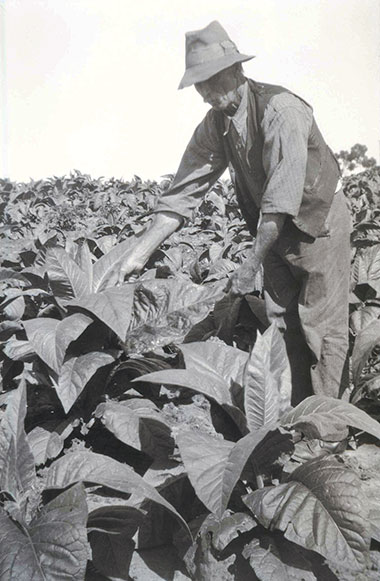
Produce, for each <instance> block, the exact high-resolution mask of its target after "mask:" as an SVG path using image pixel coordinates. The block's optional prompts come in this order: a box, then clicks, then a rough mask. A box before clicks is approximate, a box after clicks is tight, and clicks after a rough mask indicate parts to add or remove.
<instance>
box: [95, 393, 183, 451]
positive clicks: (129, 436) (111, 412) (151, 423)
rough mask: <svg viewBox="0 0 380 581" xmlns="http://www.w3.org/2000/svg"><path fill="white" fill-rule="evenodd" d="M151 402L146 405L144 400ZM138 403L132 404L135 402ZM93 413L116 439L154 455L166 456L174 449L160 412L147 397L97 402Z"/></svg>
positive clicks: (167, 425)
mask: <svg viewBox="0 0 380 581" xmlns="http://www.w3.org/2000/svg"><path fill="white" fill-rule="evenodd" d="M148 402H149V403H151V404H152V405H151V406H149V407H148V406H147V405H146V403H148ZM136 403H137V404H139V405H135V404H136ZM95 416H96V417H100V418H101V420H102V422H103V424H104V425H105V427H106V428H107V429H108V430H109V431H110V432H112V433H113V434H114V436H116V438H118V439H119V440H121V441H122V442H124V444H127V445H128V446H132V447H133V448H136V449H137V450H140V451H143V452H145V453H146V454H149V455H150V456H152V457H153V458H160V457H162V458H167V457H168V455H170V454H172V453H173V448H174V440H173V438H172V437H171V435H170V432H171V429H170V426H169V424H168V423H167V421H166V420H165V418H164V416H163V414H162V412H160V410H159V409H158V408H157V407H156V406H155V405H154V404H153V403H152V402H150V400H147V401H146V402H141V401H139V400H127V401H123V402H107V403H102V404H100V405H99V406H98V407H97V409H96V411H95Z"/></svg>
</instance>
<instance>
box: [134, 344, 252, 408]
mask: <svg viewBox="0 0 380 581" xmlns="http://www.w3.org/2000/svg"><path fill="white" fill-rule="evenodd" d="M181 351H182V353H183V357H184V360H185V365H186V369H168V370H163V371H156V372H153V373H149V374H147V375H143V376H141V377H139V378H137V379H136V380H135V381H147V382H151V383H160V384H161V383H162V384H168V385H180V386H182V387H188V388H190V389H193V390H194V391H197V392H200V393H203V394H204V395H207V396H208V397H211V398H212V399H214V400H215V401H216V402H218V403H219V404H220V405H223V404H229V405H232V398H231V393H230V385H231V381H232V380H234V381H236V382H238V381H239V380H240V381H241V378H242V372H243V368H244V364H245V362H246V360H247V353H245V352H244V351H240V350H239V349H236V348H235V347H229V346H227V345H221V344H219V343H212V342H211V343H204V342H199V343H187V344H184V345H181Z"/></svg>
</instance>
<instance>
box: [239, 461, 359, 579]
mask: <svg viewBox="0 0 380 581" xmlns="http://www.w3.org/2000/svg"><path fill="white" fill-rule="evenodd" d="M243 500H244V502H245V503H246V504H247V506H248V508H249V509H250V510H251V511H252V512H253V514H254V515H255V517H256V518H257V519H258V520H259V521H260V523H261V524H262V525H263V526H265V527H266V528H271V529H278V530H280V531H283V533H284V534H285V537H286V538H287V539H288V540H290V541H292V542H294V543H297V544H298V545H301V546H302V547H305V548H306V549H310V550H312V551H316V552H318V553H320V554H321V555H322V556H324V557H325V558H326V559H328V560H329V561H331V562H332V563H336V564H338V565H339V564H341V563H345V565H346V566H347V567H348V568H351V569H352V570H353V571H359V570H361V569H363V568H364V567H365V566H366V564H367V555H368V552H369V543H370V523H369V522H368V520H367V509H366V506H365V504H366V503H365V501H364V497H363V493H362V490H361V484H360V479H359V477H358V476H357V475H356V474H355V472H353V471H352V470H349V469H347V468H346V467H345V466H344V465H343V464H342V463H341V462H339V461H338V460H337V459H336V458H334V457H328V458H322V459H317V460H314V461H311V462H308V463H306V464H303V465H302V466H300V467H299V468H297V469H296V470H295V471H294V472H293V473H292V474H291V477H290V480H289V481H288V482H286V483H284V484H280V485H279V486H271V487H266V488H263V489H260V490H256V491H254V492H252V493H250V494H248V495H247V496H245V497H244V498H243Z"/></svg>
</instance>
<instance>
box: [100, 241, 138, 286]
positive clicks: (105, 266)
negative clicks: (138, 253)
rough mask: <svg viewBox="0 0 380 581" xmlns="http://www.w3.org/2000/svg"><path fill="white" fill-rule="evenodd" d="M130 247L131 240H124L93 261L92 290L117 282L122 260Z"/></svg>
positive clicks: (131, 245)
mask: <svg viewBox="0 0 380 581" xmlns="http://www.w3.org/2000/svg"><path fill="white" fill-rule="evenodd" d="M132 248H133V242H132V240H130V239H128V240H124V242H120V243H119V244H117V245H116V246H115V247H114V248H112V250H110V251H109V252H107V254H105V255H104V256H102V257H101V258H99V260H97V261H96V262H95V264H94V265H93V283H92V291H93V292H95V293H96V292H100V291H103V290H105V289H106V288H110V287H113V286H114V285H115V284H116V283H117V281H118V277H119V270H120V267H121V265H122V261H123V259H124V258H125V257H126V256H127V255H128V252H130V251H131V249H132Z"/></svg>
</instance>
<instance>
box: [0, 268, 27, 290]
mask: <svg viewBox="0 0 380 581" xmlns="http://www.w3.org/2000/svg"><path fill="white" fill-rule="evenodd" d="M9 280H17V281H18V282H22V283H24V284H27V285H28V286H29V285H30V282H29V280H28V279H27V278H26V276H24V275H23V273H22V272H18V271H16V270H12V269H11V268H0V282H3V281H9Z"/></svg>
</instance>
